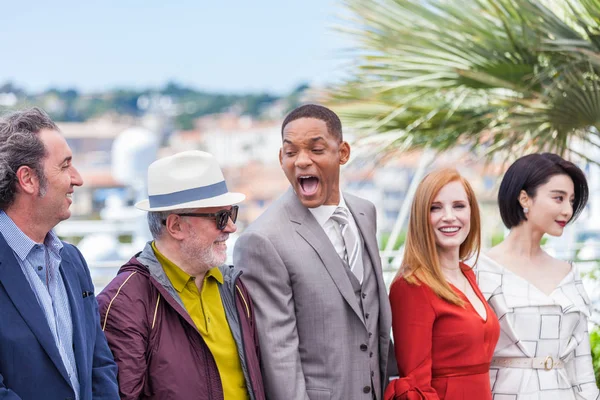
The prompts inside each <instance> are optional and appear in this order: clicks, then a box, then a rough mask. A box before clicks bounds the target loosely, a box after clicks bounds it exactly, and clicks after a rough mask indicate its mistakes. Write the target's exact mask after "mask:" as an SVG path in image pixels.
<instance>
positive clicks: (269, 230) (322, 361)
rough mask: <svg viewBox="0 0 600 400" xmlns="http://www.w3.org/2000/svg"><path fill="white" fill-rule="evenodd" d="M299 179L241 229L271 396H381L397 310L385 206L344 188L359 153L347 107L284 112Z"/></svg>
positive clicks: (242, 257) (284, 157)
mask: <svg viewBox="0 0 600 400" xmlns="http://www.w3.org/2000/svg"><path fill="white" fill-rule="evenodd" d="M282 139H283V145H282V148H281V150H280V152H279V160H280V163H281V166H282V168H283V171H284V172H285V175H286V177H287V178H288V180H289V181H290V183H291V188H290V189H289V190H288V191H287V192H286V193H285V194H284V195H283V196H282V197H281V198H279V199H278V200H277V201H276V202H275V203H274V204H273V205H271V206H270V207H269V209H268V210H267V211H266V212H265V213H264V214H263V215H261V216H260V217H259V218H258V219H257V220H256V221H255V222H254V223H253V224H251V225H250V226H249V227H248V229H246V231H245V232H244V234H243V235H241V237H240V238H239V239H238V241H237V243H236V245H235V250H234V264H235V265H238V266H239V267H241V269H242V270H243V271H244V282H245V283H246V285H247V286H248V288H249V291H250V295H251V296H252V299H253V301H254V304H255V308H256V318H257V327H258V331H259V338H260V342H261V351H262V362H263V365H262V367H263V377H264V382H265V390H266V395H267V398H268V399H272V400H282V399H286V400H290V399H296V400H305V399H310V400H322V399H328V400H329V399H331V400H342V399H343V400H353V399H365V400H371V399H381V398H382V395H383V390H384V388H385V385H386V383H387V379H386V365H387V361H388V350H389V345H390V328H391V311H390V306H389V302H388V297H387V293H386V288H385V284H384V282H383V278H382V271H381V260H380V257H379V250H378V247H377V241H376V239H375V231H376V227H375V220H376V218H375V207H374V206H373V204H371V203H370V202H368V201H366V200H363V199H360V198H358V197H355V196H352V195H349V194H346V193H342V192H341V191H340V185H339V180H340V166H341V165H343V164H345V163H346V162H347V161H348V159H349V157H350V146H349V145H348V143H346V142H344V141H343V138H342V125H341V122H340V120H339V118H338V116H337V115H336V114H335V113H334V112H333V111H331V110H329V109H327V108H325V107H322V106H319V105H313V104H309V105H305V106H302V107H299V108H297V109H295V110H294V111H292V112H291V113H290V114H289V115H288V116H287V117H286V118H285V120H284V121H283V125H282Z"/></svg>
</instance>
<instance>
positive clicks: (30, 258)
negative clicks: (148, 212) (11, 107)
mask: <svg viewBox="0 0 600 400" xmlns="http://www.w3.org/2000/svg"><path fill="white" fill-rule="evenodd" d="M82 184H83V181H82V179H81V176H80V175H79V172H78V171H77V170H76V169H75V167H74V166H73V164H72V154H71V149H70V148H69V146H68V144H67V142H66V141H65V139H64V137H63V136H62V135H61V134H60V132H59V130H58V127H57V126H56V125H55V124H54V122H52V120H51V119H50V118H49V117H48V115H46V113H44V112H43V111H42V110H40V109H37V108H33V109H30V110H25V111H20V112H16V113H12V114H9V115H7V116H5V117H4V118H2V119H0V400H4V399H7V400H18V399H20V400H41V399H44V400H67V399H71V400H96V399H111V400H112V399H115V400H116V399H118V398H119V394H118V393H119V392H118V389H117V366H116V364H115V362H114V360H113V356H112V354H111V352H110V350H109V348H108V345H107V343H106V339H105V337H104V334H103V332H102V330H101V328H100V321H99V314H98V304H97V302H96V298H95V297H94V287H93V285H92V280H91V278H90V273H89V270H88V267H87V265H86V263H85V260H84V259H83V257H82V256H81V253H80V252H79V251H78V250H77V248H75V246H72V245H70V244H68V243H65V242H62V241H61V240H59V239H58V237H57V236H56V235H55V234H54V232H52V228H54V226H56V224H58V223H59V222H60V221H63V220H65V219H67V218H69V217H70V215H71V212H70V211H69V207H70V205H71V202H72V199H71V195H72V193H73V189H74V187H75V186H81V185H82Z"/></svg>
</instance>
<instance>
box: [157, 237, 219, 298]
mask: <svg viewBox="0 0 600 400" xmlns="http://www.w3.org/2000/svg"><path fill="white" fill-rule="evenodd" d="M152 250H153V251H154V254H155V255H156V259H157V260H158V262H159V263H160V265H162V267H163V269H164V271H165V274H167V277H168V278H169V280H170V281H171V284H172V285H173V287H174V288H175V290H177V291H178V292H181V291H182V290H183V289H184V288H185V285H187V283H188V282H189V281H190V280H194V277H193V276H191V275H189V274H188V273H187V272H185V271H184V270H182V269H181V268H179V267H178V266H177V265H175V263H174V262H173V261H171V260H169V259H168V258H167V257H165V256H164V254H162V253H161V252H160V251H158V249H157V248H156V244H155V242H154V241H153V242H152ZM211 277H212V278H214V279H216V280H217V281H218V282H219V283H220V284H223V274H222V273H221V270H220V269H219V268H216V267H215V268H211V269H209V270H208V272H207V273H206V275H205V276H204V280H205V281H206V280H207V279H208V278H211Z"/></svg>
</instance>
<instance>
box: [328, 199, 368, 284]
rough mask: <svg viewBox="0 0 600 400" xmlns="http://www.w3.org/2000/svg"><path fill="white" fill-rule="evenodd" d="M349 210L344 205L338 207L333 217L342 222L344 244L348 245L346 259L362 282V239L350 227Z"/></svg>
mask: <svg viewBox="0 0 600 400" xmlns="http://www.w3.org/2000/svg"><path fill="white" fill-rule="evenodd" d="M349 218H350V215H349V212H348V210H347V209H346V208H344V207H338V208H336V209H335V211H334V213H333V215H332V216H331V219H332V220H334V221H336V222H337V223H338V224H340V228H341V230H342V239H344V246H345V247H346V254H345V260H344V261H346V262H347V263H348V267H350V271H352V273H353V274H354V276H356V278H357V279H358V281H359V282H360V283H362V280H363V269H364V268H363V264H362V260H360V259H359V257H360V251H359V250H360V240H359V239H358V237H356V235H355V234H354V232H353V231H352V229H350V224H349Z"/></svg>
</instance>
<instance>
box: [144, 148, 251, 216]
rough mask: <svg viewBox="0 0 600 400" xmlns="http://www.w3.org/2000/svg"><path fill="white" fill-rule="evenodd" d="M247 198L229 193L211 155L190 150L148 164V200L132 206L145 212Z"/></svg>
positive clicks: (216, 204)
mask: <svg viewBox="0 0 600 400" xmlns="http://www.w3.org/2000/svg"><path fill="white" fill-rule="evenodd" d="M245 198H246V196H245V195H243V194H241V193H230V192H229V191H227V185H226V183H225V179H224V178H223V172H221V168H219V164H218V163H217V160H216V159H215V157H214V156H213V155H212V154H209V153H206V152H204V151H198V150H192V151H184V152H181V153H177V154H174V155H172V156H169V157H165V158H161V159H159V160H156V161H154V162H153V163H152V164H150V166H149V167H148V199H147V200H142V201H140V202H138V203H137V204H136V205H135V206H136V208H139V209H140V210H144V211H168V210H177V209H182V208H204V207H221V206H229V205H232V204H236V203H239V202H241V201H243V200H244V199H245Z"/></svg>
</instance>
